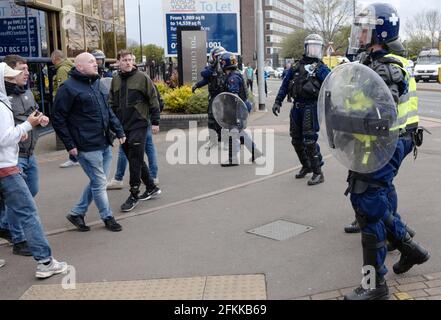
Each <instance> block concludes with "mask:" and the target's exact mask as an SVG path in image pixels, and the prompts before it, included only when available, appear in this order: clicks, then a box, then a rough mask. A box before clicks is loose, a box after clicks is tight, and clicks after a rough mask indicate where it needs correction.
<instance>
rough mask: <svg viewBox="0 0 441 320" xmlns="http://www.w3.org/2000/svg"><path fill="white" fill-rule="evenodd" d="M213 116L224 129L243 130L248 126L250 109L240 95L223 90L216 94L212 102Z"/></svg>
mask: <svg viewBox="0 0 441 320" xmlns="http://www.w3.org/2000/svg"><path fill="white" fill-rule="evenodd" d="M212 110H213V116H214V119H216V121H217V123H219V125H220V126H221V127H222V128H224V129H229V130H232V129H238V130H239V131H240V130H243V129H245V128H246V127H247V119H248V109H247V107H246V105H245V102H244V101H243V100H242V99H241V98H239V96H237V95H235V94H232V93H229V92H223V93H221V94H219V95H217V96H216V98H214V100H213V104H212Z"/></svg>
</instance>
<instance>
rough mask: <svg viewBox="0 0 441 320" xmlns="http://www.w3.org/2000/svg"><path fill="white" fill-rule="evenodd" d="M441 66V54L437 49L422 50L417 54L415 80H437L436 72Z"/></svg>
mask: <svg viewBox="0 0 441 320" xmlns="http://www.w3.org/2000/svg"><path fill="white" fill-rule="evenodd" d="M439 68H441V56H440V55H439V50H437V49H430V50H423V51H421V52H420V54H419V56H418V60H417V62H416V65H415V69H414V76H415V80H416V81H417V82H418V81H420V80H423V81H424V82H426V81H430V80H435V81H438V72H439Z"/></svg>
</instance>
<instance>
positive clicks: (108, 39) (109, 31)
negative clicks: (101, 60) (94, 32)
mask: <svg viewBox="0 0 441 320" xmlns="http://www.w3.org/2000/svg"><path fill="white" fill-rule="evenodd" d="M103 39H104V53H105V55H106V57H111V58H113V57H116V52H115V30H114V25H113V24H112V23H106V22H104V23H103Z"/></svg>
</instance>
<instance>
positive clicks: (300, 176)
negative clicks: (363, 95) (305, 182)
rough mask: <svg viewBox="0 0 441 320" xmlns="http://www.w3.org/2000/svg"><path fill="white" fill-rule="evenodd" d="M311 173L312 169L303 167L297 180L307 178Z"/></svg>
mask: <svg viewBox="0 0 441 320" xmlns="http://www.w3.org/2000/svg"><path fill="white" fill-rule="evenodd" d="M311 172H312V169H311V168H309V167H302V169H300V171H299V173H297V174H296V175H295V178H296V179H303V178H304V177H306V175H307V174H308V173H311Z"/></svg>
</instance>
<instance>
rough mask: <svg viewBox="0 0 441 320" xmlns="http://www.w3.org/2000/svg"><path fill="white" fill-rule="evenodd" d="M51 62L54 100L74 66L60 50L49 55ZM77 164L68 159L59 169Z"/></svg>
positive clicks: (72, 159) (73, 159) (74, 160)
mask: <svg viewBox="0 0 441 320" xmlns="http://www.w3.org/2000/svg"><path fill="white" fill-rule="evenodd" d="M51 60H52V63H53V65H54V66H55V69H56V70H57V73H56V75H55V77H54V82H53V83H54V92H53V96H54V98H55V97H56V96H57V91H58V88H60V86H61V85H62V84H63V82H64V81H66V80H67V79H68V78H69V72H70V70H71V69H72V68H73V67H74V64H73V63H72V62H71V61H70V60H69V59H66V58H65V57H64V53H63V51H61V50H54V51H53V52H52V54H51ZM79 165H80V164H79V162H78V160H77V159H76V158H75V157H69V159H68V160H67V161H66V162H63V163H62V164H60V168H70V167H74V166H79Z"/></svg>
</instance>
